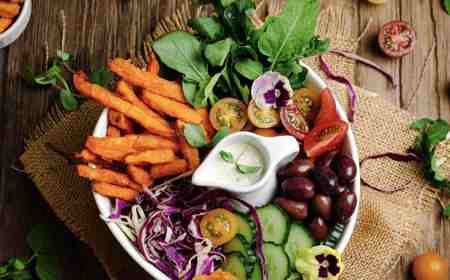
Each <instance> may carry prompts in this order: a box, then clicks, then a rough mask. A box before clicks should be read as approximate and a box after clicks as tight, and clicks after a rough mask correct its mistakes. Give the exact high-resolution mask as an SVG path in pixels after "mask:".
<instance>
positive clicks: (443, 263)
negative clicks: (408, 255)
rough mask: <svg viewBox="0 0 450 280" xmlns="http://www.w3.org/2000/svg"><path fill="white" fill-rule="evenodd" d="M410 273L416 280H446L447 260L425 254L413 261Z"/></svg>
mask: <svg viewBox="0 0 450 280" xmlns="http://www.w3.org/2000/svg"><path fill="white" fill-rule="evenodd" d="M412 271H413V275H414V278H416V280H431V279H432V280H448V260H446V259H444V258H442V257H440V256H438V255H435V254H433V253H426V254H424V255H421V256H418V257H416V258H415V259H414V262H413V267H412Z"/></svg>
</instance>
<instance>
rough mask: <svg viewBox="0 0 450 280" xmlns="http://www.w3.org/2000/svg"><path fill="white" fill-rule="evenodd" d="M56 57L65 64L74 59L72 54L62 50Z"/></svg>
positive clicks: (57, 52) (58, 51)
mask: <svg viewBox="0 0 450 280" xmlns="http://www.w3.org/2000/svg"><path fill="white" fill-rule="evenodd" d="M56 57H57V58H58V59H59V60H60V61H61V62H63V63H65V62H69V61H71V60H72V59H73V56H72V55H71V54H70V53H68V52H65V51H62V50H57V51H56Z"/></svg>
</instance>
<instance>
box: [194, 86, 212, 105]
mask: <svg viewBox="0 0 450 280" xmlns="http://www.w3.org/2000/svg"><path fill="white" fill-rule="evenodd" d="M209 82H210V80H205V81H203V82H200V83H199V86H198V87H197V91H196V92H195V95H194V102H193V104H192V106H194V107H195V108H204V107H207V106H208V96H206V92H205V89H206V86H208V84H209Z"/></svg>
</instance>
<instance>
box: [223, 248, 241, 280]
mask: <svg viewBox="0 0 450 280" xmlns="http://www.w3.org/2000/svg"><path fill="white" fill-rule="evenodd" d="M222 268H223V270H224V271H226V272H229V273H231V274H233V275H234V276H235V277H236V278H237V279H238V280H247V272H246V271H245V265H244V262H243V261H242V256H241V255H240V254H236V253H234V254H231V255H228V256H226V260H225V263H224V264H223V267H222Z"/></svg>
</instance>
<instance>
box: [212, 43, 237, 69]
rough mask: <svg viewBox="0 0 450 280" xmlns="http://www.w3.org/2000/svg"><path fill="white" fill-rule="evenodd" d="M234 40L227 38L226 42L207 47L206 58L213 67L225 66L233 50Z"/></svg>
mask: <svg viewBox="0 0 450 280" xmlns="http://www.w3.org/2000/svg"><path fill="white" fill-rule="evenodd" d="M232 44H233V40H232V39H231V38H227V39H225V40H222V41H219V42H216V43H214V44H210V45H207V46H206V48H205V57H206V59H207V60H208V62H209V64H211V65H212V66H223V64H224V63H225V61H226V59H227V57H228V55H229V53H230V49H231V45H232Z"/></svg>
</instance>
